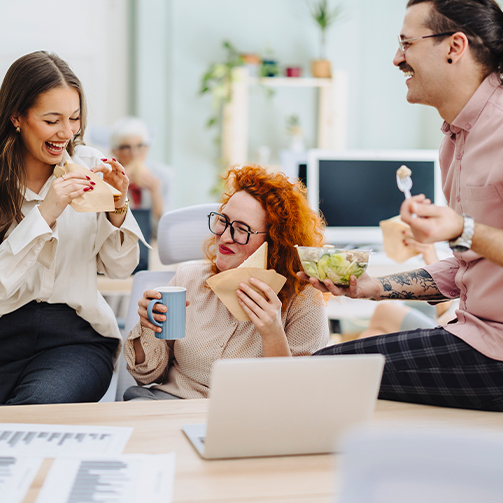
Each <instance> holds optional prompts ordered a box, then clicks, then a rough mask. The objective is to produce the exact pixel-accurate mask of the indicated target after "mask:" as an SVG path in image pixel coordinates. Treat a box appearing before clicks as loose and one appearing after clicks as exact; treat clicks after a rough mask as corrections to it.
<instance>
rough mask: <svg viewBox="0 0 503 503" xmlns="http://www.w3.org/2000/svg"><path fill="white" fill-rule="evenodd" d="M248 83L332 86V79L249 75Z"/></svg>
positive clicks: (275, 85)
mask: <svg viewBox="0 0 503 503" xmlns="http://www.w3.org/2000/svg"><path fill="white" fill-rule="evenodd" d="M248 85H261V86H267V87H330V86H331V85H332V79H317V78H314V77H313V78H307V77H260V78H257V77H249V78H248Z"/></svg>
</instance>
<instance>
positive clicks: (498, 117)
mask: <svg viewBox="0 0 503 503" xmlns="http://www.w3.org/2000/svg"><path fill="white" fill-rule="evenodd" d="M442 131H443V132H444V133H445V135H446V136H445V138H444V139H443V141H442V145H441V147H440V169H441V171H442V182H443V191H444V194H445V197H446V199H447V202H448V204H449V206H450V207H451V208H453V209H454V210H456V211H457V212H458V213H464V214H466V215H469V216H471V217H473V218H474V219H475V221H476V222H478V223H482V224H486V225H490V226H492V227H498V228H503V86H502V85H501V82H500V80H499V77H498V75H497V74H496V73H493V74H491V75H489V76H488V77H487V78H486V79H485V80H484V82H482V84H481V85H480V87H479V88H478V89H477V91H476V92H475V94H474V95H473V96H472V97H471V99H470V101H469V102H468V103H467V104H466V106H465V107H464V108H463V110H462V111H461V113H460V114H459V115H458V116H457V117H456V119H455V120H454V121H453V122H452V124H448V123H446V122H445V123H444V125H443V126H442ZM502 253H503V250H502ZM425 269H426V270H427V271H428V273H429V274H431V276H432V277H433V279H434V281H435V283H436V284H437V286H438V288H439V290H440V292H441V293H442V294H443V295H445V296H446V297H450V298H455V297H458V296H459V299H460V304H459V309H458V310H457V311H456V314H457V318H458V321H457V323H452V324H449V325H445V326H444V328H445V329H446V330H448V331H449V332H451V333H452V334H454V335H456V336H458V337H459V338H461V339H463V340H464V341H465V342H466V343H468V344H469V345H470V346H472V347H474V348H475V349H477V350H478V351H480V352H481V353H483V354H484V355H486V356H488V357H490V358H494V359H496V360H502V361H503V267H499V266H497V265H495V264H493V263H492V262H490V261H489V260H486V259H484V258H481V257H480V255H477V254H476V253H475V252H473V251H471V250H468V251H466V252H462V253H456V254H455V257H453V258H450V259H447V260H442V261H440V262H437V263H435V264H432V265H430V266H428V267H425Z"/></svg>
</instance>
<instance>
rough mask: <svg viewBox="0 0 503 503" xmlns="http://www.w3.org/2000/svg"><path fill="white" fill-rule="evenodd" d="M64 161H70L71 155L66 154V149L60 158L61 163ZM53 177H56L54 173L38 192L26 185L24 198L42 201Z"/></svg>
mask: <svg viewBox="0 0 503 503" xmlns="http://www.w3.org/2000/svg"><path fill="white" fill-rule="evenodd" d="M65 161H71V157H70V156H69V155H68V152H67V151H66V150H65V151H64V152H63V158H62V160H61V164H64V163H65ZM55 178H56V177H55V176H54V175H51V176H50V177H49V178H48V179H47V181H46V182H45V183H44V185H43V186H42V188H41V189H40V192H39V193H38V194H37V193H35V192H33V190H31V189H29V188H28V187H26V188H25V191H24V198H25V200H26V201H28V202H30V201H43V200H44V199H45V196H47V192H49V189H50V187H51V184H52V182H53V181H54V180H55Z"/></svg>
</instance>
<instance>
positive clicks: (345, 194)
mask: <svg viewBox="0 0 503 503" xmlns="http://www.w3.org/2000/svg"><path fill="white" fill-rule="evenodd" d="M403 164H405V165H406V166H407V167H409V168H410V169H411V170H412V181H413V186H412V190H411V192H412V194H420V193H423V194H425V195H426V196H427V197H428V198H430V199H431V200H432V202H434V203H435V204H438V205H445V198H444V196H443V193H442V182H441V175H440V168H439V166H438V152H437V151H436V150H344V151H336V150H325V149H313V150H310V151H309V152H308V167H307V190H308V198H309V202H310V204H311V206H312V208H314V209H315V210H320V211H321V212H322V213H323V215H324V216H325V219H326V221H327V229H326V239H327V241H328V242H329V243H332V244H335V245H341V246H346V245H354V246H364V245H373V246H376V245H378V244H380V243H382V233H381V230H380V227H379V222H380V221H381V220H385V219H387V218H391V217H393V216H395V215H398V214H399V212H400V205H401V204H402V202H403V200H404V194H403V193H402V192H400V191H399V190H398V187H397V185H396V171H397V169H398V168H399V167H400V166H402V165H403Z"/></svg>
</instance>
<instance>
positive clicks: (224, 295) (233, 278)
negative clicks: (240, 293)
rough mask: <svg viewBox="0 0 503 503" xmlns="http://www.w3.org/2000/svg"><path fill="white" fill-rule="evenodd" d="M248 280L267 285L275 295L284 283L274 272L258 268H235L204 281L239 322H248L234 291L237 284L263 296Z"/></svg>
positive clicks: (283, 278) (281, 277)
mask: <svg viewBox="0 0 503 503" xmlns="http://www.w3.org/2000/svg"><path fill="white" fill-rule="evenodd" d="M250 278H256V279H259V280H260V281H263V282H264V283H267V284H268V285H269V286H270V287H271V288H272V289H273V290H274V293H275V294H276V295H277V294H278V292H279V291H280V290H281V289H282V288H283V285H284V284H285V282H286V278H285V277H284V276H282V275H281V274H278V273H277V272H276V271H275V270H273V269H260V268H258V267H237V268H236V269H229V270H228V271H224V272H221V273H219V274H216V275H215V276H212V277H211V278H209V279H207V280H206V283H207V284H208V286H209V287H210V288H211V289H212V290H213V291H214V292H215V294H216V295H217V297H218V298H219V299H220V300H221V301H222V302H223V303H224V304H225V307H227V309H228V310H229V311H230V312H231V313H232V314H233V315H234V316H235V317H236V318H237V319H238V320H239V321H250V318H249V317H248V315H247V314H246V313H245V312H244V310H243V308H242V307H241V306H240V304H239V302H238V297H237V295H236V290H238V288H239V284H240V283H246V284H247V285H248V286H249V287H250V288H253V289H254V290H255V291H256V292H258V293H260V294H261V295H262V296H264V294H263V293H262V292H261V291H260V290H258V289H257V288H255V287H254V286H252V285H250Z"/></svg>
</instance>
